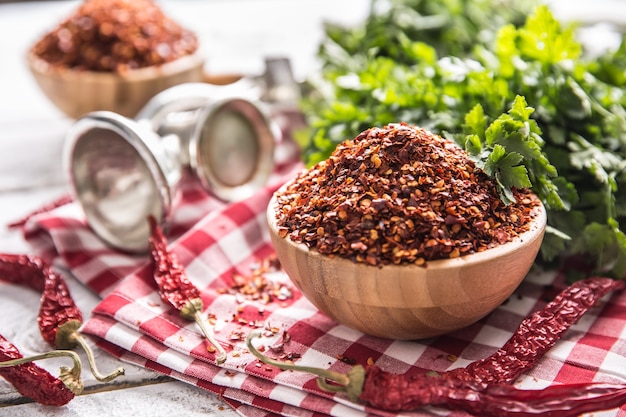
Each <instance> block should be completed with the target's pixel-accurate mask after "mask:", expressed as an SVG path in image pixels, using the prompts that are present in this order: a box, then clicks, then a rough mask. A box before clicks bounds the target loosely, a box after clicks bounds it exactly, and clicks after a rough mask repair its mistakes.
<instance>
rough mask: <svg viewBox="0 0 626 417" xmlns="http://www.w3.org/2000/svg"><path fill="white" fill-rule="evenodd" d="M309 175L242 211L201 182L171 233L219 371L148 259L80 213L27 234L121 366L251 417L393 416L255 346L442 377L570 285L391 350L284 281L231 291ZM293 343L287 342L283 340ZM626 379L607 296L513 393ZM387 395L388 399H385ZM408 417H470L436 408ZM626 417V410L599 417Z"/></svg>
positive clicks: (259, 257) (320, 362)
mask: <svg viewBox="0 0 626 417" xmlns="http://www.w3.org/2000/svg"><path fill="white" fill-rule="evenodd" d="M300 168H301V164H300V163H299V162H297V161H284V163H281V164H280V169H279V170H278V171H277V172H276V174H275V175H274V177H273V178H272V181H271V182H270V184H268V186H267V187H266V188H265V189H263V190H261V191H259V192H258V193H257V194H255V195H254V196H252V197H250V198H249V199H247V200H245V201H241V202H238V203H233V204H225V203H223V202H220V201H218V200H216V199H215V198H213V197H211V196H210V195H208V194H206V193H205V192H204V191H203V190H202V189H201V188H200V187H199V186H198V185H197V184H196V183H195V182H194V180H193V179H191V178H186V179H185V180H184V182H183V187H182V188H183V191H184V192H183V199H182V202H181V204H180V205H179V206H178V207H177V209H176V212H175V216H174V219H173V222H172V226H171V228H170V229H169V231H168V238H169V240H170V248H171V250H172V251H173V252H174V253H175V254H176V256H177V257H178V258H179V260H180V261H181V263H182V264H183V265H185V267H186V271H187V274H188V276H189V278H190V280H191V281H192V282H193V283H194V284H196V286H198V287H199V288H201V290H202V297H203V301H204V306H205V309H206V311H205V314H204V315H205V317H206V318H207V320H210V321H211V324H212V325H214V326H215V334H216V338H217V339H218V340H219V341H220V342H221V343H222V344H223V345H224V346H225V347H227V351H228V359H227V361H226V363H224V364H223V365H222V366H217V365H216V364H215V362H214V354H213V353H211V352H209V351H208V350H207V345H206V342H205V340H204V339H203V337H202V335H201V333H200V330H199V328H198V327H197V326H196V325H195V324H194V323H193V322H188V321H185V320H184V319H182V318H181V317H180V315H179V314H178V312H177V311H174V310H173V309H172V308H170V307H169V306H168V305H166V304H165V303H164V302H163V301H162V300H161V299H160V297H159V295H158V292H157V289H156V286H155V283H154V280H153V278H152V265H151V262H150V261H149V259H148V256H147V255H142V256H139V255H136V256H130V255H127V254H122V253H119V252H116V251H114V250H112V249H110V248H108V247H106V246H105V245H103V244H102V242H101V241H100V240H99V239H98V238H97V237H96V236H94V235H93V233H92V232H91V231H90V230H89V228H88V227H87V226H86V225H85V222H84V218H83V215H82V212H81V210H80V208H79V207H78V206H77V205H76V204H75V203H70V204H66V205H63V206H61V207H58V208H56V209H54V210H52V211H49V212H46V213H41V214H38V215H36V216H33V217H32V218H30V219H29V220H28V222H27V223H26V224H25V226H24V232H25V236H26V238H27V239H28V241H29V242H30V243H31V244H32V247H33V248H34V249H35V251H36V252H37V253H39V254H42V255H45V256H47V257H51V258H54V259H55V260H56V261H57V262H61V263H62V264H63V265H64V266H66V267H67V268H68V269H69V270H70V271H71V272H72V274H73V275H74V276H75V277H76V278H77V279H78V280H80V281H81V282H83V283H84V284H85V285H87V286H89V287H90V288H92V289H93V290H94V291H96V292H97V293H99V294H100V295H101V296H102V297H103V299H102V301H101V303H99V305H98V306H97V307H96V308H95V309H94V311H93V312H92V315H91V317H90V318H89V320H87V322H86V323H85V325H84V327H83V329H82V330H83V332H85V333H87V334H90V335H92V336H93V337H94V338H95V339H96V340H97V343H98V344H99V346H100V347H102V348H103V349H105V350H107V351H108V352H110V353H111V354H112V355H114V356H116V357H118V358H120V359H121V360H124V361H128V362H132V363H134V364H137V365H140V366H143V367H146V368H149V369H153V370H156V371H158V372H161V373H163V374H166V375H170V376H172V377H174V378H177V379H179V380H182V381H185V382H187V383H190V384H194V385H197V386H199V387H201V388H204V389H206V390H208V391H211V392H214V393H217V394H218V395H219V396H221V397H222V398H224V400H225V401H227V402H228V403H229V404H231V405H232V406H233V408H235V409H236V410H237V411H238V412H239V413H240V414H242V415H245V416H251V417H256V416H268V415H287V416H317V415H319V416H324V415H333V416H342V417H343V416H368V415H372V416H373V415H378V416H389V415H391V414H390V413H388V412H383V411H380V410H374V409H369V408H367V407H364V406H362V405H359V404H354V403H351V402H350V401H348V399H347V398H346V397H345V395H344V394H329V393H327V392H324V391H322V390H320V389H319V388H318V387H317V384H316V381H315V377H314V376H312V375H309V374H306V373H300V372H293V371H279V370H277V369H276V368H273V367H269V366H265V365H263V364H261V363H259V362H258V361H257V360H256V359H255V358H254V357H253V356H252V355H251V354H250V353H249V352H248V351H247V349H246V347H245V343H244V338H245V335H246V334H247V333H248V332H249V331H250V330H252V329H253V328H259V329H261V331H262V332H263V333H264V336H263V337H261V338H260V339H259V340H258V341H257V342H256V343H258V344H262V345H263V346H265V347H266V348H267V349H272V348H273V347H276V348H278V347H280V346H281V345H282V349H283V350H282V352H284V353H285V354H291V355H295V357H296V358H298V359H297V363H298V364H301V365H309V366H316V367H322V368H327V369H332V370H335V371H339V372H347V371H348V370H349V369H350V367H351V366H352V364H354V363H358V364H365V363H367V362H368V361H369V362H370V363H371V362H373V363H375V364H377V365H378V366H380V367H381V368H382V369H384V370H386V371H389V372H396V373H409V374H410V373H422V372H424V370H435V371H444V370H446V369H452V368H456V367H461V366H464V365H466V364H468V363H470V362H472V361H475V360H478V359H481V358H483V357H486V356H488V355H490V354H491V353H493V352H494V351H495V350H497V349H498V348H499V347H500V346H502V345H503V344H504V343H505V342H506V340H507V339H508V338H509V337H510V336H511V334H512V333H513V332H514V331H515V329H516V328H517V326H518V325H519V323H520V322H521V320H522V319H523V318H524V317H526V316H527V315H529V314H530V313H532V312H534V311H536V310H538V309H540V308H541V307H542V306H543V305H545V303H546V302H547V301H549V300H550V299H551V298H552V297H553V296H554V295H555V294H556V292H557V291H558V290H559V289H561V288H562V287H564V286H565V284H564V282H563V279H562V277H560V276H559V275H558V274H556V273H553V272H543V273H539V272H536V271H535V272H532V273H531V274H529V276H528V277H527V278H526V279H525V281H524V282H523V283H522V284H521V285H520V287H519V288H518V289H517V290H516V292H515V293H514V294H513V295H512V296H511V297H510V298H509V299H508V301H507V302H506V303H504V304H503V305H501V306H500V307H499V308H498V309H497V310H495V311H494V312H493V313H492V314H490V315H489V316H487V317H485V318H484V319H482V320H481V321H479V322H478V323H475V324H473V325H471V326H469V327H467V328H465V329H462V330H459V331H456V332H454V333H450V334H447V335H444V336H441V337H437V338H432V339H427V340H420V341H396V340H385V339H380V338H375V337H370V336H367V335H364V334H362V333H360V332H358V331H355V330H352V329H349V328H347V327H345V326H342V325H339V324H337V323H336V322H334V321H333V320H331V319H329V318H328V317H326V316H325V315H324V314H322V313H321V312H320V311H318V310H317V309H316V308H315V307H314V306H313V305H312V304H311V303H309V302H308V300H307V299H306V298H305V297H303V296H302V295H301V294H300V293H299V292H298V290H297V289H296V288H294V287H293V285H292V284H291V282H290V281H289V278H288V277H287V276H286V274H284V273H283V272H282V271H281V270H277V271H270V272H268V273H266V274H265V275H264V278H265V279H266V280H267V282H271V283H274V284H276V285H277V286H278V287H280V288H283V289H288V290H289V291H288V292H286V293H285V294H283V296H282V297H275V298H272V299H271V300H270V301H269V302H267V300H265V301H263V300H261V299H253V297H248V296H246V295H245V294H242V293H239V292H237V291H235V290H233V288H234V286H235V283H236V280H237V277H248V276H250V275H251V271H253V270H254V269H255V268H257V267H258V265H259V264H260V263H262V262H263V261H264V260H265V259H267V258H268V257H271V255H272V254H273V248H272V245H271V243H270V239H269V235H268V232H267V227H266V219H265V211H266V206H267V203H268V201H269V199H270V197H271V195H272V193H273V191H274V190H275V189H276V188H278V187H279V186H280V185H281V184H282V183H283V182H284V181H285V180H286V179H288V178H291V177H292V176H293V175H294V174H295V172H296V170H297V169H300ZM286 335H288V336H289V337H288V338H287V339H285V336H286ZM591 381H598V382H599V381H603V382H622V383H623V382H625V381H626V294H624V293H621V294H614V295H612V296H611V297H607V298H605V300H604V302H603V303H602V305H601V306H599V307H596V308H594V309H593V310H592V311H590V312H589V313H587V314H586V315H585V316H584V317H583V319H582V320H581V321H580V322H579V323H577V324H576V325H575V326H573V327H572V328H571V329H570V331H568V332H567V333H566V335H565V336H564V338H563V339H562V340H561V341H559V342H558V344H557V345H556V346H555V347H554V348H553V349H551V350H550V351H549V353H548V354H547V355H546V356H545V357H544V358H542V359H541V361H540V362H539V363H538V365H537V366H536V367H535V368H534V369H532V370H531V371H530V372H527V373H526V374H524V375H523V376H522V377H521V378H520V379H519V380H518V381H517V382H516V386H519V387H521V388H525V389H536V388H542V387H545V386H548V385H551V384H556V383H568V382H591ZM382 389H384V387H382ZM403 415H412V416H423V415H450V416H461V415H465V414H463V413H459V412H452V413H451V412H448V411H446V410H442V409H435V408H427V409H423V410H419V411H415V412H411V413H405V414H403ZM593 415H594V416H595V417H600V416H626V407H622V409H620V410H618V409H614V410H609V411H605V412H599V413H594V414H593Z"/></svg>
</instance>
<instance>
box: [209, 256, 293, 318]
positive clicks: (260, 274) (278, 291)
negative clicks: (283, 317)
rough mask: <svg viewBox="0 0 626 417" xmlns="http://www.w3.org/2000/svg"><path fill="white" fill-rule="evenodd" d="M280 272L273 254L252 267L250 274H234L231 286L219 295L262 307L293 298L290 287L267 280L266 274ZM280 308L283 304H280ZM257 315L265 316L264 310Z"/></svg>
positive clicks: (261, 308)
mask: <svg viewBox="0 0 626 417" xmlns="http://www.w3.org/2000/svg"><path fill="white" fill-rule="evenodd" d="M279 270H280V262H279V261H278V259H277V257H276V255H275V254H273V255H271V256H268V257H267V258H264V259H263V260H261V261H260V262H259V263H258V264H255V265H252V267H251V271H250V274H248V275H243V274H234V275H233V284H232V285H231V286H230V288H228V289H221V291H220V294H233V295H234V296H235V300H236V302H237V303H238V304H241V303H243V302H245V301H255V302H259V303H261V304H262V305H266V304H269V303H271V302H273V301H283V302H284V301H286V300H289V299H291V298H293V290H292V288H291V286H289V285H287V284H286V283H282V282H275V281H272V280H271V279H268V277H267V273H269V272H276V271H279ZM281 306H284V304H282V303H281ZM243 310H244V307H243V306H238V307H237V311H238V312H242V311H243ZM258 313H259V314H260V315H263V314H265V308H264V307H263V306H261V307H259V309H258Z"/></svg>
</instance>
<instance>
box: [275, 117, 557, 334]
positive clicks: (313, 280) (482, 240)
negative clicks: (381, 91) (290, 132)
mask: <svg viewBox="0 0 626 417" xmlns="http://www.w3.org/2000/svg"><path fill="white" fill-rule="evenodd" d="M514 193H515V197H516V199H517V203H515V204H511V205H508V206H507V205H505V204H504V203H502V201H501V200H500V199H499V197H498V192H497V189H496V188H495V184H493V182H492V181H491V180H490V179H489V178H488V177H487V176H486V175H485V174H484V172H482V171H481V170H479V169H477V168H476V166H475V165H474V164H473V162H472V161H471V160H469V158H467V155H466V154H465V152H464V151H463V150H462V149H461V148H459V147H458V146H456V145H455V144H453V143H452V142H450V141H447V140H445V139H442V138H440V137H439V136H436V135H433V134H431V133H429V132H427V131H425V130H423V129H419V128H416V127H413V126H407V125H404V124H399V125H398V124H394V125H388V126H386V127H384V128H373V129H369V130H367V131H365V132H363V133H361V134H360V135H358V136H357V137H356V138H355V139H354V140H352V141H346V142H344V143H343V144H341V145H339V146H338V147H337V149H336V150H335V152H334V153H333V154H332V156H331V157H330V158H329V159H327V160H326V161H323V162H321V163H319V164H317V165H316V166H314V167H312V168H310V169H308V170H305V171H303V172H301V173H300V174H298V175H297V177H296V178H294V179H293V180H291V181H289V182H288V183H286V184H285V185H283V186H282V187H281V188H280V189H279V190H278V191H277V192H276V193H275V194H274V196H273V197H272V199H271V201H270V204H269V206H268V210H267V218H268V223H269V230H270V236H271V239H272V243H273V245H274V247H275V250H276V253H277V255H278V258H279V260H280V262H281V264H282V266H283V268H284V270H285V272H286V273H287V274H288V275H289V277H290V278H291V280H292V281H293V282H294V284H295V285H296V286H297V287H298V289H299V290H300V291H301V292H302V293H303V294H304V295H305V296H306V297H307V298H308V299H309V300H310V301H311V302H312V303H313V304H314V305H315V306H316V307H317V308H318V309H319V310H320V311H322V312H323V313H325V314H326V315H328V316H329V317H330V318H332V319H334V320H335V321H337V322H338V323H341V324H344V325H346V326H348V327H351V328H353V329H357V330H359V331H361V332H363V333H366V334H369V335H373V336H378V337H383V338H390V339H422V338H428V337H433V336H437V335H441V334H444V333H448V332H451V331H454V330H458V329H461V328H463V327H466V326H468V325H470V324H472V323H474V322H476V321H478V320H479V319H481V318H482V317H484V316H486V315H487V314H489V313H490V312H491V311H493V310H494V309H495V308H496V307H498V306H499V305H500V304H501V303H503V302H504V301H505V300H506V299H507V298H508V297H509V296H510V295H511V294H512V293H513V292H514V291H515V289H516V288H517V287H518V285H519V284H520V283H521V281H522V280H523V279H524V277H525V276H526V274H527V273H528V271H529V270H530V268H531V266H532V265H533V263H534V261H535V258H536V256H537V253H538V251H539V248H540V246H541V242H542V240H543V234H544V230H545V225H546V212H545V209H544V207H543V205H542V204H541V202H540V201H539V199H538V198H537V197H536V196H535V195H534V194H532V193H531V192H529V191H528V190H514Z"/></svg>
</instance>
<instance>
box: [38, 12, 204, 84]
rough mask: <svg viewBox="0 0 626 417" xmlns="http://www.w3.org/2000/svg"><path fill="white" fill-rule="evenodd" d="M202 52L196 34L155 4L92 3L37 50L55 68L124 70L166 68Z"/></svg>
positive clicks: (49, 35) (53, 31) (65, 21)
mask: <svg viewBox="0 0 626 417" xmlns="http://www.w3.org/2000/svg"><path fill="white" fill-rule="evenodd" d="M197 49H198V39H197V37H196V35H195V34H194V33H193V32H192V31H190V30H188V29H185V28H183V27H181V26H180V25H179V24H178V23H176V22H175V21H174V20H172V19H171V18H169V17H168V16H167V15H165V13H164V12H163V11H162V10H161V9H160V8H159V7H158V6H157V5H156V4H155V3H154V1H152V0H87V1H85V2H83V3H81V4H80V6H79V7H78V8H77V9H76V10H75V11H74V13H72V14H71V15H70V16H69V17H67V18H66V19H65V20H63V21H62V22H61V23H60V24H59V25H58V26H57V27H56V28H54V29H53V30H52V31H50V32H49V33H47V34H45V35H44V36H43V37H42V38H41V39H40V40H39V41H38V42H37V43H36V44H35V45H34V46H33V48H32V52H33V53H34V54H35V55H36V56H38V57H39V58H41V59H43V60H44V61H46V62H48V63H49V64H51V65H53V66H55V67H62V68H71V69H76V70H86V71H100V72H124V71H126V70H131V69H136V68H144V67H149V66H153V65H162V64H165V63H167V62H170V61H174V60H176V59H178V58H180V57H183V56H186V55H190V54H193V53H194V52H195V51H196V50H197Z"/></svg>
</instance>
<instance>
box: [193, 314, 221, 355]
mask: <svg viewBox="0 0 626 417" xmlns="http://www.w3.org/2000/svg"><path fill="white" fill-rule="evenodd" d="M193 319H194V321H195V322H196V323H197V324H198V326H199V327H200V330H202V333H203V334H204V337H205V338H206V339H207V340H208V342H209V343H210V344H212V345H213V346H214V347H215V348H216V349H217V351H218V355H217V356H216V357H215V362H217V364H218V365H221V364H223V363H224V362H226V350H224V348H223V347H222V345H220V344H219V342H218V341H217V340H215V336H214V334H213V328H211V327H210V326H207V324H206V322H205V321H204V319H203V318H202V314H201V313H200V311H196V312H195V313H194V315H193Z"/></svg>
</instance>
